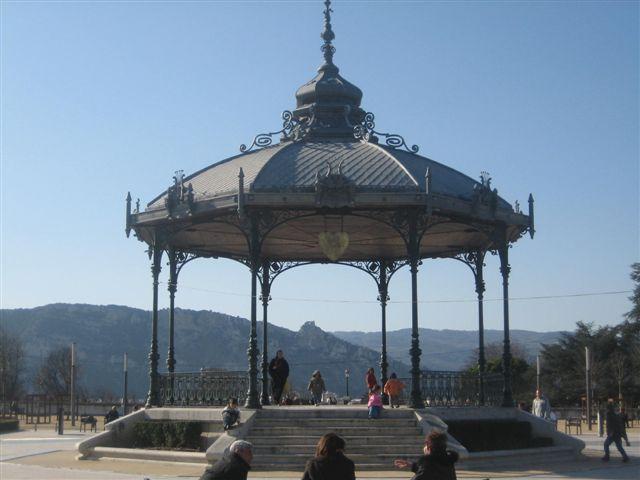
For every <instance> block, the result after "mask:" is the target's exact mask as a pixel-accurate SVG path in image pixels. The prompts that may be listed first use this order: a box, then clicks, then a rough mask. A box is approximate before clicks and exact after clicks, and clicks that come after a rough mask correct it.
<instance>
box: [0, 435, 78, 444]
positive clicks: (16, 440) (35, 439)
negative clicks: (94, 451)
mask: <svg viewBox="0 0 640 480" xmlns="http://www.w3.org/2000/svg"><path fill="white" fill-rule="evenodd" d="M81 438H84V437H82V436H79V437H44V438H39V437H29V438H9V439H4V438H3V439H1V440H0V443H14V442H52V441H56V442H60V441H64V440H79V439H81Z"/></svg>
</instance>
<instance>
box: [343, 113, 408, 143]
mask: <svg viewBox="0 0 640 480" xmlns="http://www.w3.org/2000/svg"><path fill="white" fill-rule="evenodd" d="M375 128H376V123H375V115H374V114H373V113H371V112H367V113H366V114H365V116H364V118H363V120H362V122H361V123H360V124H358V125H355V126H354V127H353V136H354V137H355V138H356V139H358V140H364V141H365V142H374V143H378V138H379V137H384V143H385V144H386V145H387V146H388V147H391V148H404V149H405V150H406V151H407V152H409V153H418V150H420V147H419V146H418V145H415V144H414V145H411V147H409V145H407V142H405V141H404V138H403V137H402V136H401V135H398V134H397V133H382V132H377V131H376V130H375Z"/></svg>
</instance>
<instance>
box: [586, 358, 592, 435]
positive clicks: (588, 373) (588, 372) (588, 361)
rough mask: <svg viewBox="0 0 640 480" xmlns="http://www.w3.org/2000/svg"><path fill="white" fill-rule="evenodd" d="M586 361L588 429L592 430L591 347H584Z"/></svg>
mask: <svg viewBox="0 0 640 480" xmlns="http://www.w3.org/2000/svg"><path fill="white" fill-rule="evenodd" d="M584 360H585V371H586V383H587V384H586V387H587V428H588V429H589V430H591V358H590V354H589V347H584Z"/></svg>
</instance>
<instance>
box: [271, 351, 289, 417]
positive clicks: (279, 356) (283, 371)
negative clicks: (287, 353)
mask: <svg viewBox="0 0 640 480" xmlns="http://www.w3.org/2000/svg"><path fill="white" fill-rule="evenodd" d="M269 375H270V376H271V381H272V382H273V401H274V403H275V404H276V405H279V404H280V400H281V399H282V390H283V389H284V385H285V384H286V383H287V378H288V377H289V363H288V362H287V361H286V360H285V359H284V352H283V351H282V350H278V351H277V352H276V356H275V358H274V359H273V360H271V363H269Z"/></svg>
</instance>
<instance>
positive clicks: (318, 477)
mask: <svg viewBox="0 0 640 480" xmlns="http://www.w3.org/2000/svg"><path fill="white" fill-rule="evenodd" d="M344 447H345V443H344V440H343V439H342V438H340V437H339V436H338V435H336V434H335V433H327V434H326V435H323V436H322V437H321V438H320V441H319V442H318V445H317V446H316V456H315V457H314V458H312V459H311V460H309V461H308V462H307V468H305V471H304V474H303V475H302V480H355V478H356V469H355V465H354V464H353V462H352V461H351V460H349V459H348V458H347V457H345V456H344V453H343V452H344Z"/></svg>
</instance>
